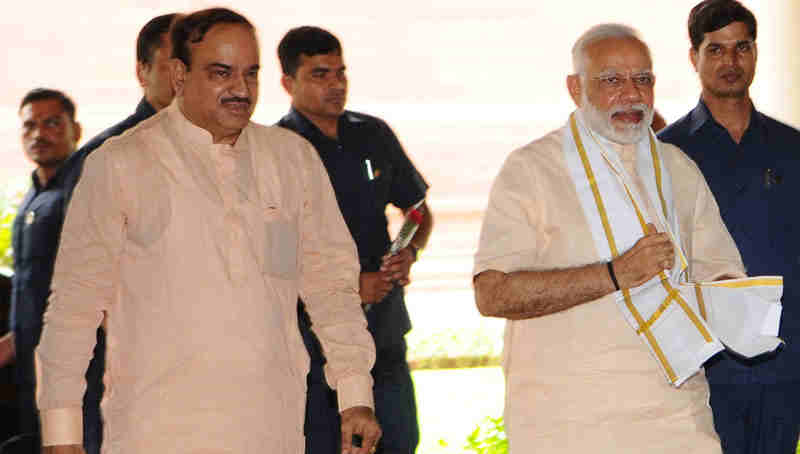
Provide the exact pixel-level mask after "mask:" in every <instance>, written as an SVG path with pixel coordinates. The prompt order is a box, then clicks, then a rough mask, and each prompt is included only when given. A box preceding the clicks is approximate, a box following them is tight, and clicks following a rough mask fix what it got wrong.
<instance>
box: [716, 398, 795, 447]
mask: <svg viewBox="0 0 800 454" xmlns="http://www.w3.org/2000/svg"><path fill="white" fill-rule="evenodd" d="M710 389H711V399H710V403H711V408H712V411H713V413H714V428H715V429H716V431H717V434H719V437H720V441H721V444H722V452H723V453H724V454H795V452H796V450H797V442H798V433H800V383H779V384H769V385H767V384H740V385H728V384H711V386H710Z"/></svg>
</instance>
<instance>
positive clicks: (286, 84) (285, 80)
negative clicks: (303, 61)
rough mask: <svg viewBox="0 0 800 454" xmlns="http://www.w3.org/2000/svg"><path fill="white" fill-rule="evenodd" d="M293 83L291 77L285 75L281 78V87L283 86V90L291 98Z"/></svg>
mask: <svg viewBox="0 0 800 454" xmlns="http://www.w3.org/2000/svg"><path fill="white" fill-rule="evenodd" d="M293 82H294V80H293V79H292V76H289V75H286V74H284V75H282V76H281V85H282V86H283V89H284V90H286V93H288V94H289V96H292V83H293Z"/></svg>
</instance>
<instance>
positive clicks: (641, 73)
mask: <svg viewBox="0 0 800 454" xmlns="http://www.w3.org/2000/svg"><path fill="white" fill-rule="evenodd" d="M618 74H619V75H625V73H624V72H622V71H618V70H616V69H606V70H603V71H600V72H599V73H598V74H597V75H596V76H595V77H608V76H616V75H618ZM645 75H647V76H652V75H653V70H652V69H642V70H639V71H631V76H645Z"/></svg>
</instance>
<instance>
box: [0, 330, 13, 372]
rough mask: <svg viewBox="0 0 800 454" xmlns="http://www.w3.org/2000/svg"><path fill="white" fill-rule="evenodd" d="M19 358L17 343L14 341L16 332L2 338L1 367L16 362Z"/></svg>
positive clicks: (0, 345) (0, 340)
mask: <svg viewBox="0 0 800 454" xmlns="http://www.w3.org/2000/svg"><path fill="white" fill-rule="evenodd" d="M16 356H17V348H16V342H15V341H14V332H13V331H11V332H10V333H8V334H6V335H5V336H3V337H0V367H4V366H6V365H8V364H11V362H12V361H13V360H14V358H15V357H16Z"/></svg>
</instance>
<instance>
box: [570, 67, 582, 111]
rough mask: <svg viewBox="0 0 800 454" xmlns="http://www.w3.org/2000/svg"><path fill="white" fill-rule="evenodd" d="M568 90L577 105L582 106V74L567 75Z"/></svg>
mask: <svg viewBox="0 0 800 454" xmlns="http://www.w3.org/2000/svg"><path fill="white" fill-rule="evenodd" d="M567 90H568V91H569V95H570V97H572V101H573V102H575V105H576V106H577V107H580V106H581V90H583V87H582V86H581V76H580V75H578V74H570V75H569V76H567Z"/></svg>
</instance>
